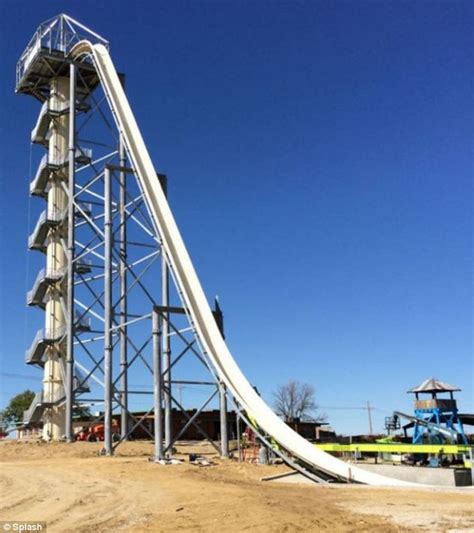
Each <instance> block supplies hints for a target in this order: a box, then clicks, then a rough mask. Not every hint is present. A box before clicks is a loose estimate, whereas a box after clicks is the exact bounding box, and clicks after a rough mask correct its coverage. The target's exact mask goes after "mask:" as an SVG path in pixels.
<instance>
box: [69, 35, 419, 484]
mask: <svg viewBox="0 0 474 533" xmlns="http://www.w3.org/2000/svg"><path fill="white" fill-rule="evenodd" d="M84 54H86V55H90V56H91V57H92V59H93V62H94V65H95V68H96V69H97V72H98V75H99V77H100V81H101V83H102V86H103V89H104V91H105V94H106V96H107V99H108V102H109V105H110V107H111V110H112V112H113V114H114V118H115V121H116V123H117V127H118V128H119V130H120V132H121V133H122V135H123V139H124V142H125V145H126V148H127V152H128V155H129V158H130V161H131V163H132V165H133V168H134V170H135V172H136V174H137V177H138V180H139V183H140V186H141V188H142V190H143V193H144V196H145V199H146V202H147V204H148V208H149V211H150V213H151V216H152V217H153V220H154V223H155V224H156V226H157V228H158V231H159V233H160V236H161V238H162V241H163V246H164V249H165V252H166V255H167V258H168V261H169V264H170V266H171V268H172V271H173V273H174V276H175V280H176V282H177V284H178V286H179V289H180V292H181V295H182V297H183V300H184V303H185V305H186V306H187V309H188V310H189V314H190V318H191V320H192V322H193V326H194V328H195V329H196V331H197V334H198V336H199V340H200V342H201V344H202V347H203V349H204V351H205V352H206V353H207V355H208V356H209V358H210V360H211V362H212V364H213V366H214V368H215V370H216V372H217V374H218V376H219V378H220V379H221V380H222V381H223V382H224V383H225V384H226V386H227V387H228V389H229V390H230V391H231V392H232V394H233V395H234V397H235V398H236V400H237V401H238V403H239V404H240V405H241V407H242V408H243V409H244V410H245V411H246V412H247V413H248V414H249V415H250V416H251V417H252V418H253V419H254V420H255V421H256V423H257V424H258V425H259V427H261V428H262V429H263V430H264V431H265V432H266V433H268V435H270V436H271V437H272V438H273V439H274V440H275V441H276V442H277V443H278V444H279V445H280V446H281V447H282V448H283V449H284V450H286V451H287V452H288V453H289V454H291V455H292V456H294V457H295V458H297V459H299V460H300V461H301V462H302V463H304V464H305V465H306V467H307V468H309V469H312V470H314V471H315V472H324V473H326V474H328V475H330V476H333V477H336V478H339V479H342V480H347V481H352V482H356V483H365V484H370V485H386V486H389V485H391V486H414V485H416V484H415V483H408V482H406V481H401V480H398V479H392V478H389V477H385V476H381V475H378V474H375V473H372V472H368V471H366V470H363V469H361V468H358V467H355V466H354V465H351V464H348V463H345V462H343V461H341V460H339V459H337V458H336V457H333V456H331V455H329V454H328V453H326V452H323V451H322V450H319V449H318V448H316V447H315V446H313V445H312V444H311V443H310V442H309V441H307V440H305V439H304V438H303V437H301V436H300V435H298V434H297V433H296V432H295V431H293V430H292V429H291V428H290V427H289V426H288V425H286V424H285V423H284V422H283V421H282V420H281V419H280V418H279V417H278V416H277V415H276V414H275V413H274V412H273V410H272V409H271V408H270V407H269V406H268V405H267V404H266V403H265V402H264V401H263V400H262V398H260V396H259V395H258V394H257V393H256V392H255V390H254V389H253V387H252V386H251V385H250V383H249V382H248V381H247V379H246V377H245V376H244V375H243V373H242V371H241V370H240V368H239V367H238V365H237V363H236V362H235V360H234V358H233V357H232V354H231V353H230V351H229V349H228V348H227V345H226V344H225V341H224V339H223V338H222V336H221V334H220V332H219V329H218V328H217V325H216V322H215V320H214V317H213V315H212V311H211V308H210V306H209V304H208V302H207V299H206V297H205V295H204V291H203V289H202V287H201V284H200V282H199V279H198V277H197V274H196V271H195V270H194V267H193V264H192V262H191V259H190V257H189V254H188V251H187V250H186V247H185V245H184V242H183V239H182V237H181V234H180V232H179V230H178V226H177V225H176V222H175V219H174V217H173V214H172V212H171V210H170V207H169V205H168V202H167V200H166V198H165V196H164V194H163V191H162V189H161V186H160V183H159V181H158V179H157V177H156V172H155V168H154V166H153V163H152V161H151V158H150V155H149V153H148V150H147V148H146V146H145V143H144V141H143V138H142V135H141V133H140V130H139V128H138V125H137V122H136V120H135V117H134V115H133V113H132V110H131V108H130V105H129V103H128V100H127V97H126V96H125V92H124V90H123V88H122V85H121V83H120V80H119V77H118V75H117V72H116V70H115V67H114V65H113V63H112V60H111V58H110V55H109V52H108V50H107V48H106V47H105V46H103V45H101V44H95V45H93V44H92V43H90V42H89V41H81V42H80V43H78V44H77V45H76V46H75V47H74V48H73V50H72V51H71V55H72V56H73V57H75V58H78V57H80V56H82V55H84Z"/></svg>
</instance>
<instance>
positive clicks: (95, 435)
mask: <svg viewBox="0 0 474 533" xmlns="http://www.w3.org/2000/svg"><path fill="white" fill-rule="evenodd" d="M112 439H113V440H114V441H118V440H119V439H120V425H119V423H118V422H117V421H116V420H113V422H112ZM76 440H82V441H87V442H97V441H103V440H104V424H102V423H100V424H93V425H92V426H89V427H87V428H83V429H81V430H80V431H79V432H78V433H76Z"/></svg>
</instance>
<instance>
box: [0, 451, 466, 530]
mask: <svg viewBox="0 0 474 533" xmlns="http://www.w3.org/2000/svg"><path fill="white" fill-rule="evenodd" d="M100 447H101V445H100V443H86V442H77V443H74V444H69V445H68V444H64V443H51V444H46V443H39V442H18V441H4V442H1V443H0V520H12V521H13V520H15V521H23V520H30V521H45V522H46V523H47V528H48V531H49V532H54V531H74V532H102V531H124V532H127V531H130V532H132V531H133V532H141V531H146V532H149V531H157V532H159V531H199V532H220V531H230V532H233V531H256V532H259V533H260V532H270V531H271V532H283V531H287V532H292V531H331V532H333V531H335V532H338V531H383V532H394V531H430V532H431V531H433V532H434V531H452V532H454V531H456V532H459V531H474V499H473V493H472V492H471V493H466V492H461V491H459V490H455V489H451V490H448V489H447V490H443V491H441V490H440V491H433V490H431V491H429V490H423V491H421V490H413V489H409V490H406V489H405V490H401V489H396V490H395V489H382V488H370V487H362V486H347V485H346V486H338V487H327V486H320V485H316V484H315V485H297V484H284V483H274V482H266V481H261V478H262V477H263V476H268V475H272V474H276V473H279V472H284V471H287V470H288V469H287V467H285V466H283V465H279V466H256V465H251V464H246V463H238V462H237V461H235V460H220V459H219V458H218V457H216V456H215V452H213V451H211V450H212V448H211V449H209V447H206V446H204V445H200V444H195V445H193V446H187V447H182V448H179V450H178V451H180V452H183V453H185V454H188V453H191V452H198V453H200V454H203V455H206V454H207V456H208V457H209V458H210V459H211V460H212V463H213V464H212V465H211V466H207V467H202V466H195V465H192V464H189V462H188V460H187V455H182V457H183V458H185V459H186V462H185V463H183V464H180V465H168V466H163V465H157V464H154V463H150V462H149V461H148V457H149V456H150V455H151V453H152V444H151V443H149V442H130V443H124V444H122V445H121V446H120V447H119V448H118V449H117V454H116V456H115V457H110V458H109V457H99V456H98V455H97V452H98V450H99V448H100Z"/></svg>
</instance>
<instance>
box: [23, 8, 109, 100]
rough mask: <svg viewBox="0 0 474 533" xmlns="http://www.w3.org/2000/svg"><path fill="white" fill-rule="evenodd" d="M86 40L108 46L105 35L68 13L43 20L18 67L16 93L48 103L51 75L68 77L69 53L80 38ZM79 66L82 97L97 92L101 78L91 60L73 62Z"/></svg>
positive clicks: (79, 91) (79, 83) (79, 92)
mask: <svg viewBox="0 0 474 533" xmlns="http://www.w3.org/2000/svg"><path fill="white" fill-rule="evenodd" d="M83 39H87V40H89V41H91V42H93V43H94V44H95V43H101V44H103V45H104V46H105V47H107V48H109V43H108V41H106V40H105V39H104V38H103V37H101V36H100V35H98V34H97V33H94V32H93V31H91V30H89V29H88V28H86V27H85V26H83V25H82V24H80V23H79V22H77V21H76V20H74V19H72V18H71V17H69V16H68V15H64V14H61V15H58V16H57V17H54V18H52V19H49V20H47V21H46V22H43V24H41V25H40V26H39V27H38V29H37V30H36V32H35V34H34V35H33V37H32V38H31V40H30V42H29V43H28V46H27V47H26V48H25V50H24V51H23V53H22V54H21V56H20V59H19V61H18V63H17V67H16V92H17V93H21V94H29V95H32V96H34V97H35V98H37V99H38V100H40V101H41V102H45V101H46V100H47V99H48V96H49V91H50V81H51V79H52V78H57V77H60V76H65V77H67V76H69V64H70V63H71V62H72V59H71V58H70V57H69V52H70V51H71V49H72V48H73V47H74V45H76V44H77V43H78V42H79V41H81V40H83ZM74 63H75V65H76V66H77V70H78V75H77V94H78V97H79V98H80V97H81V95H82V96H86V95H88V94H90V93H91V92H93V91H94V89H95V88H96V87H97V86H98V84H99V77H98V76H97V73H96V71H95V68H94V66H93V65H92V63H91V61H90V59H88V58H86V59H84V60H83V61H74Z"/></svg>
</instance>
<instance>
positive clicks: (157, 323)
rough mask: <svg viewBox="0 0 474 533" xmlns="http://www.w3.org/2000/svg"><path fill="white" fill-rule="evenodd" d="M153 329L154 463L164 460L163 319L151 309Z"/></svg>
mask: <svg viewBox="0 0 474 533" xmlns="http://www.w3.org/2000/svg"><path fill="white" fill-rule="evenodd" d="M152 327H153V399H154V415H155V422H154V437H155V457H154V461H155V462H158V461H161V460H162V459H163V458H164V455H163V406H162V402H163V377H162V373H161V366H162V364H161V363H162V353H161V347H162V339H161V336H162V330H163V319H162V317H161V315H160V313H159V312H158V311H157V310H156V309H153V315H152Z"/></svg>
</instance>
